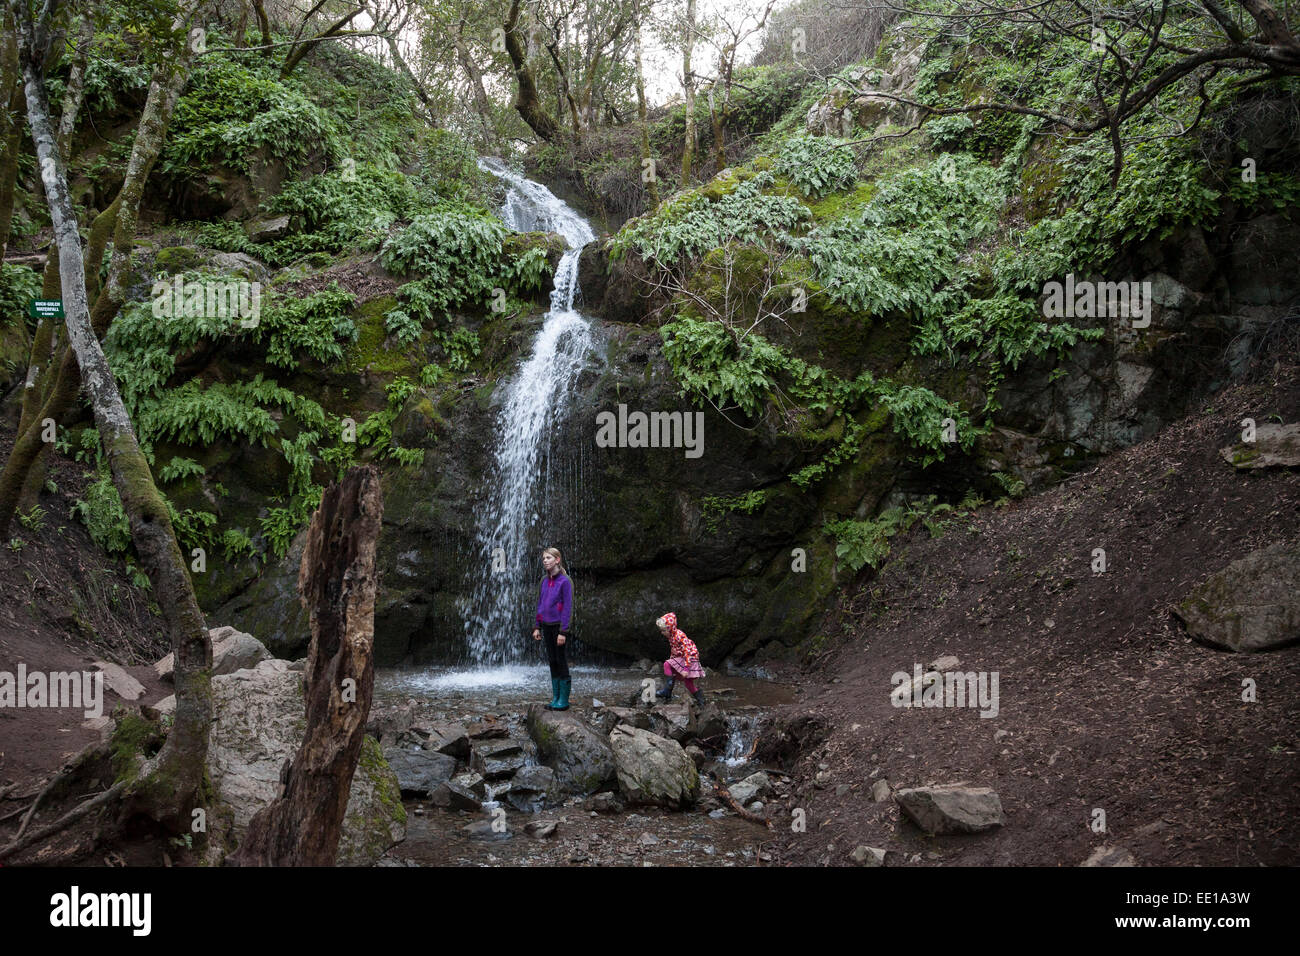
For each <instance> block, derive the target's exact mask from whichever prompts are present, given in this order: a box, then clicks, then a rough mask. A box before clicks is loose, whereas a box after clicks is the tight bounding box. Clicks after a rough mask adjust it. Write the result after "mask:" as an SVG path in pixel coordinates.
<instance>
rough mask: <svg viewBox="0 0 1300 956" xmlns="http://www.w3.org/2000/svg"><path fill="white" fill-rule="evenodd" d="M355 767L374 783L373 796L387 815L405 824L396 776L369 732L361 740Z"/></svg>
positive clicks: (404, 810) (403, 808) (404, 812)
mask: <svg viewBox="0 0 1300 956" xmlns="http://www.w3.org/2000/svg"><path fill="white" fill-rule="evenodd" d="M357 767H358V769H359V770H362V771H364V772H365V774H366V776H367V777H368V778H369V779H370V782H371V783H372V784H373V785H374V788H375V797H376V799H377V800H378V801H379V804H380V806H382V807H383V808H384V812H385V814H387V817H388V818H389V819H391V820H393V821H395V822H397V823H401V824H402V825H403V826H405V825H406V807H404V806H403V805H402V792H401V789H400V788H399V787H398V785H397V777H396V775H395V774H394V773H393V770H392V768H391V767H390V766H388V761H387V760H385V759H384V751H383V750H382V749H381V748H380V746H379V741H377V740H375V738H374V737H371V736H370V735H369V734H366V736H365V739H364V740H363V741H362V742H361V753H360V755H359V756H358V759H357ZM386 825H387V824H386V823H385V826H386Z"/></svg>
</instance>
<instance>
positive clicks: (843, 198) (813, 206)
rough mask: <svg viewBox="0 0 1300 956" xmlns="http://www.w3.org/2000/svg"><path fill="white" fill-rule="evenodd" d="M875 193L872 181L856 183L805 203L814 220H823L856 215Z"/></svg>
mask: <svg viewBox="0 0 1300 956" xmlns="http://www.w3.org/2000/svg"><path fill="white" fill-rule="evenodd" d="M875 194H876V185H875V184H874V183H858V184H857V185H856V186H855V187H853V188H852V189H850V190H847V191H844V192H838V193H831V194H830V195H829V196H826V197H825V198H823V199H820V200H817V201H816V202H806V205H807V206H808V209H809V211H810V212H811V213H812V214H813V218H814V219H815V220H817V221H818V222H825V221H827V220H831V219H841V218H844V217H847V216H851V215H856V214H857V213H859V212H861V211H862V210H863V208H865V207H866V205H867V203H869V202H870V201H871V197H872V196H874V195H875Z"/></svg>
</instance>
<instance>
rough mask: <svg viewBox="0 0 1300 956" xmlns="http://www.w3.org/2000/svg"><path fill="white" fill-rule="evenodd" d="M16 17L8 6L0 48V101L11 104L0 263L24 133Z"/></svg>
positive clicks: (0, 190) (0, 183)
mask: <svg viewBox="0 0 1300 956" xmlns="http://www.w3.org/2000/svg"><path fill="white" fill-rule="evenodd" d="M13 21H14V18H13V14H11V13H10V12H9V8H8V7H5V9H4V16H3V24H2V25H3V26H4V39H3V41H0V42H3V46H0V102H8V104H9V110H8V114H7V118H6V119H5V120H4V122H3V129H2V130H0V135H2V136H3V138H2V139H0V150H3V151H4V152H3V154H0V260H3V259H4V254H5V250H7V249H8V248H9V230H10V228H11V227H12V226H13V221H14V200H15V198H16V196H17V190H16V187H17V185H18V148H19V146H20V145H21V143H22V132H23V88H22V84H21V83H20V82H19V81H20V80H21V79H22V72H21V71H20V70H19V68H18V37H17V32H16V31H15V30H14V27H13Z"/></svg>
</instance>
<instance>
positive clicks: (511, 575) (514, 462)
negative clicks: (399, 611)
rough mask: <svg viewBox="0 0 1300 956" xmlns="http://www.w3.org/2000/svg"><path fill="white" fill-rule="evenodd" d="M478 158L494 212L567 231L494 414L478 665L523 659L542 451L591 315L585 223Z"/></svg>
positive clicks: (481, 542) (572, 380) (477, 588)
mask: <svg viewBox="0 0 1300 956" xmlns="http://www.w3.org/2000/svg"><path fill="white" fill-rule="evenodd" d="M479 167H480V168H481V169H483V170H485V171H487V172H489V173H491V174H492V175H494V176H497V177H498V178H500V179H502V180H504V181H505V182H506V183H508V184H509V190H508V192H507V194H506V200H505V204H504V205H503V207H502V209H501V218H502V220H503V221H504V222H505V223H506V225H508V226H509V227H510V228H511V229H514V230H516V231H519V232H526V231H534V230H541V231H546V232H557V233H559V234H560V235H561V236H563V237H564V241H565V245H566V249H565V251H564V254H563V255H562V256H561V258H560V264H559V266H558V267H557V268H556V270H555V278H554V289H553V290H552V292H551V308H550V311H548V312H547V313H546V316H545V319H544V321H543V324H542V328H541V331H540V332H538V334H537V338H536V339H535V340H534V341H533V348H532V353H531V354H530V355H529V357H528V359H527V361H526V362H524V364H523V366H522V367H521V368H520V369H519V372H518V374H517V375H515V377H514V378H513V379H512V380H511V381H510V382H509V384H508V386H507V389H506V393H505V396H504V400H503V402H502V404H501V409H500V412H499V414H498V417H497V430H498V431H497V440H496V444H495V448H494V453H493V465H492V471H491V476H490V479H489V480H490V485H489V488H488V498H487V502H486V504H485V505H484V507H483V509H482V510H481V511H480V512H479V514H478V515H477V519H478V521H477V529H476V544H477V549H478V564H477V565H476V566H474V567H472V568H471V580H470V594H471V597H470V604H469V608H468V612H467V613H466V616H465V630H466V648H467V651H468V654H469V658H470V661H471V662H472V663H474V664H475V665H478V666H485V665H499V664H505V663H510V662H513V661H518V660H520V659H521V658H522V657H523V655H524V647H525V645H524V642H523V640H522V638H523V636H524V631H525V629H526V624H527V623H528V621H529V619H530V616H531V615H530V614H529V613H528V612H529V609H530V603H531V601H530V597H529V596H530V594H531V591H532V585H531V584H530V583H529V582H535V580H536V579H539V578H540V577H541V565H540V563H539V552H540V550H541V548H542V547H545V546H546V545H547V544H548V543H549V542H547V543H543V542H542V541H541V539H540V535H541V533H542V532H543V531H549V532H550V533H552V534H553V533H554V531H553V529H550V528H547V527H545V526H544V522H545V521H546V519H547V510H548V509H547V508H546V507H545V501H546V500H547V499H548V498H549V495H548V494H547V492H548V489H547V488H546V487H545V486H544V485H543V484H542V483H541V482H539V459H540V458H541V456H542V454H543V452H544V451H545V448H544V446H545V445H546V444H547V442H548V439H551V438H553V437H554V435H555V434H556V433H557V430H558V429H559V427H560V426H561V425H562V424H563V420H564V415H565V411H566V398H567V396H568V395H569V394H570V392H571V391H572V390H573V388H574V385H575V384H576V382H577V378H578V375H579V374H580V373H581V372H582V370H583V369H584V368H585V367H586V365H587V356H588V353H589V352H590V350H591V347H592V344H593V334H592V327H591V324H590V322H589V321H588V320H587V319H586V317H584V316H583V315H582V314H581V313H579V312H578V311H576V310H575V309H574V307H573V302H574V298H575V296H576V295H577V293H578V257H579V255H580V254H581V252H582V248H583V246H585V245H586V244H587V243H589V242H591V241H592V240H593V239H594V238H595V233H593V232H592V229H591V226H590V225H588V224H587V222H586V221H585V220H584V219H583V218H582V217H581V216H579V215H578V214H577V213H576V212H575V211H574V210H573V209H571V208H569V207H568V206H567V205H565V204H564V203H563V202H562V201H561V200H559V199H558V198H556V196H555V195H554V194H552V193H551V191H550V190H549V189H547V188H546V187H545V186H543V185H541V184H540V183H535V182H533V181H532V180H530V179H525V178H524V177H523V176H520V175H519V174H517V173H515V172H513V171H512V170H510V169H509V168H508V167H507V166H506V165H505V164H504V163H502V162H501V161H500V160H497V159H489V158H484V159H481V160H480V161H479Z"/></svg>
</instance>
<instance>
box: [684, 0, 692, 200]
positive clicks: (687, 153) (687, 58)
mask: <svg viewBox="0 0 1300 956" xmlns="http://www.w3.org/2000/svg"><path fill="white" fill-rule="evenodd" d="M694 48H695V0H686V31H685V36H684V38H683V40H682V83H683V85H684V86H685V90H686V141H685V143H684V144H683V148H682V188H683V189H687V188H689V187H690V184H691V166H692V164H693V163H694V162H695V74H694V73H692V72H691V53H692V51H693V50H694Z"/></svg>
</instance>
